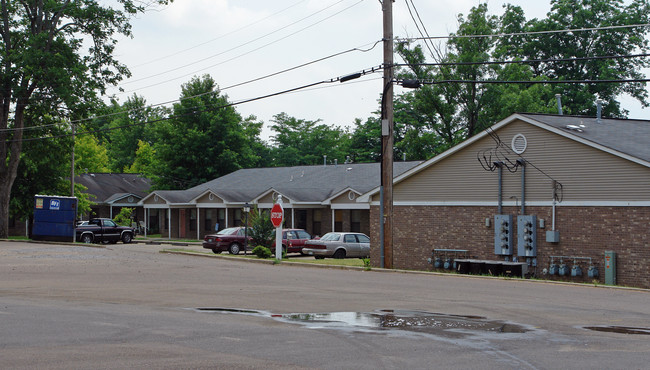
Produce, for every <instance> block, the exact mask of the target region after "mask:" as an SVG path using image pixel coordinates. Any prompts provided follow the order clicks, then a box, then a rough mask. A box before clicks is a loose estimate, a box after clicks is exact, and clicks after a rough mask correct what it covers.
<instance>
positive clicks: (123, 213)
mask: <svg viewBox="0 0 650 370" xmlns="http://www.w3.org/2000/svg"><path fill="white" fill-rule="evenodd" d="M132 214H133V208H126V207H125V208H122V209H121V210H120V213H119V214H118V215H117V216H115V217H114V218H113V221H115V223H116V224H118V225H122V226H131V215H132Z"/></svg>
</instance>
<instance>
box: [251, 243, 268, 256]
mask: <svg viewBox="0 0 650 370" xmlns="http://www.w3.org/2000/svg"><path fill="white" fill-rule="evenodd" d="M253 254H254V255H256V256H257V257H258V258H271V250H270V249H268V248H267V247H265V246H263V245H258V246H257V247H255V248H254V249H253Z"/></svg>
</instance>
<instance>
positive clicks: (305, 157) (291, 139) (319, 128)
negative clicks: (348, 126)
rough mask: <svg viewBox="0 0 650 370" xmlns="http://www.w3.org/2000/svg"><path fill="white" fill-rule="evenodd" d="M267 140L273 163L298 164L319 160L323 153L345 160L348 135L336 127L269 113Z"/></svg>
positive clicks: (329, 156) (332, 158)
mask: <svg viewBox="0 0 650 370" xmlns="http://www.w3.org/2000/svg"><path fill="white" fill-rule="evenodd" d="M272 122H273V123H274V124H273V125H272V126H271V129H272V130H273V131H274V132H275V136H274V137H273V138H272V139H271V142H272V143H273V148H272V150H271V152H272V156H273V165H275V166H299V165H314V164H319V163H322V161H323V156H324V155H326V156H327V159H328V160H330V161H334V159H337V160H339V161H341V162H343V161H345V159H346V157H347V156H348V155H350V154H349V146H350V142H349V134H348V133H347V132H346V131H344V130H342V129H340V128H337V127H334V128H333V127H330V126H327V125H325V124H319V122H320V121H307V120H303V119H297V118H294V117H290V116H289V115H287V114H286V113H280V114H276V115H275V116H273V119H272Z"/></svg>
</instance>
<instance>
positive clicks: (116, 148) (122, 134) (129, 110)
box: [106, 94, 168, 172]
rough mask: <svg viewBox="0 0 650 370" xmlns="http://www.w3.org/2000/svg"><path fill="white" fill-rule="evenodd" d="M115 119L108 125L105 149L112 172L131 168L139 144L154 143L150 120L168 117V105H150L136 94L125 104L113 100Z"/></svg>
mask: <svg viewBox="0 0 650 370" xmlns="http://www.w3.org/2000/svg"><path fill="white" fill-rule="evenodd" d="M113 109H114V113H113V114H114V116H113V117H114V118H113V120H112V121H111V122H110V123H109V124H108V130H107V131H108V132H107V135H106V136H107V140H106V149H107V151H108V156H109V158H110V170H111V171H112V172H124V171H126V170H128V169H129V168H130V167H131V166H132V165H133V163H134V161H135V159H136V151H137V150H138V143H139V142H140V141H144V142H147V143H152V142H153V134H152V130H151V129H150V125H149V124H148V123H147V122H155V121H156V120H159V119H162V118H163V117H166V116H168V112H167V110H166V109H165V108H155V107H147V102H146V100H145V99H144V97H141V96H138V95H135V94H134V95H133V96H132V97H129V98H128V99H127V100H126V102H124V104H122V105H119V104H118V103H117V102H116V101H113Z"/></svg>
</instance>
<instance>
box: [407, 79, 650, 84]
mask: <svg viewBox="0 0 650 370" xmlns="http://www.w3.org/2000/svg"><path fill="white" fill-rule="evenodd" d="M396 82H398V83H406V84H409V83H413V82H419V83H420V84H422V85H438V84H447V83H457V84H461V83H475V84H513V85H515V84H598V83H635V82H640V83H645V82H650V79H648V78H635V79H629V80H624V79H614V80H528V81H504V80H440V81H434V80H410V79H401V80H397V81H396Z"/></svg>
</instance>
